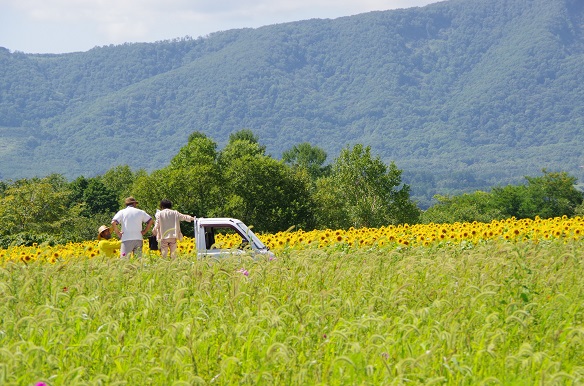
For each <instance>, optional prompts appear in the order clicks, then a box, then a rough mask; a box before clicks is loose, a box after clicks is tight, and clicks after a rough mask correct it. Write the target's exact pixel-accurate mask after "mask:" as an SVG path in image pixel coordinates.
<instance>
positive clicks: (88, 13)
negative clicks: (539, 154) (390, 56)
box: [0, 0, 438, 54]
mask: <svg viewBox="0 0 584 386" xmlns="http://www.w3.org/2000/svg"><path fill="white" fill-rule="evenodd" d="M437 1H438V0H0V47H4V48H7V49H9V50H10V51H21V52H26V53H55V54H57V53H65V52H75V51H87V50H90V49H91V48H93V47H96V46H104V45H109V44H122V43H126V42H155V41H160V40H168V39H174V38H182V37H185V36H191V37H193V38H197V37H199V36H205V35H208V34H210V33H212V32H217V31H226V30H230V29H234V28H245V27H252V28H256V27H261V26H264V25H270V24H278V23H285V22H291V21H299V20H307V19H313V18H319V19H334V18H337V17H341V16H350V15H356V14H359V13H364V12H369V11H381V10H388V9H397V8H410V7H420V6H424V5H427V4H430V3H435V2H437Z"/></svg>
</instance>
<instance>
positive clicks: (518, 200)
mask: <svg viewBox="0 0 584 386" xmlns="http://www.w3.org/2000/svg"><path fill="white" fill-rule="evenodd" d="M542 172H543V176H540V177H527V176H526V177H525V179H526V180H527V185H520V186H511V187H509V186H508V187H503V188H494V189H493V195H494V197H495V200H496V202H497V203H498V204H499V207H500V209H501V211H502V213H503V214H504V215H505V216H508V217H516V218H535V216H539V217H541V218H551V217H561V216H564V215H565V216H573V215H574V214H575V213H576V208H577V207H578V206H579V205H581V204H582V200H583V197H584V196H583V194H582V192H580V191H579V190H577V189H576V181H577V179H576V178H575V177H573V176H570V175H569V174H568V173H566V172H548V171H547V170H546V169H543V170H542Z"/></svg>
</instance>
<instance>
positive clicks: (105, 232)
mask: <svg viewBox="0 0 584 386" xmlns="http://www.w3.org/2000/svg"><path fill="white" fill-rule="evenodd" d="M111 238H112V233H111V231H110V228H109V227H108V226H107V225H102V226H100V227H99V229H98V230H97V239H98V240H99V239H106V240H108V239H111Z"/></svg>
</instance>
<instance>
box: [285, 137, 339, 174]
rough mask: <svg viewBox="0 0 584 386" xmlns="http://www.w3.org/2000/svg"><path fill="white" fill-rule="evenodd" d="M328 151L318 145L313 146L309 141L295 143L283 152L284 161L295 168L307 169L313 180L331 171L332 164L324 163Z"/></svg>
mask: <svg viewBox="0 0 584 386" xmlns="http://www.w3.org/2000/svg"><path fill="white" fill-rule="evenodd" d="M326 158H327V154H326V152H325V151H324V150H323V149H321V148H319V147H318V146H312V145H311V144H310V143H308V142H303V143H300V144H298V145H294V146H293V147H292V148H291V149H289V150H286V151H285V152H284V153H282V161H283V162H284V163H285V164H287V165H290V166H291V167H293V168H301V169H306V170H307V171H308V173H309V175H310V176H311V178H312V179H313V180H315V181H316V179H317V178H319V177H323V176H325V175H327V174H328V173H330V169H331V166H330V165H326V166H324V163H325V161H326Z"/></svg>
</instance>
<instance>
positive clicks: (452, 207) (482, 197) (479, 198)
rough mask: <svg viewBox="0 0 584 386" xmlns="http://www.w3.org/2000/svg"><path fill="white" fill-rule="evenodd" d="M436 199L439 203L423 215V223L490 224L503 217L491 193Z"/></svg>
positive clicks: (477, 192) (465, 194)
mask: <svg viewBox="0 0 584 386" xmlns="http://www.w3.org/2000/svg"><path fill="white" fill-rule="evenodd" d="M434 198H435V199H436V200H438V203H437V204H435V205H433V206H432V207H430V208H428V210H426V211H425V212H424V213H423V214H422V216H421V219H422V222H423V223H430V222H433V223H450V224H452V223H455V222H473V221H479V222H490V221H492V220H495V219H500V218H502V217H503V215H502V214H501V211H500V210H499V209H497V208H496V207H495V203H494V199H493V196H492V195H491V193H487V192H482V191H476V192H474V193H464V194H462V195H459V196H441V195H436V196H435V197H434Z"/></svg>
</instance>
